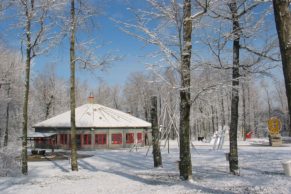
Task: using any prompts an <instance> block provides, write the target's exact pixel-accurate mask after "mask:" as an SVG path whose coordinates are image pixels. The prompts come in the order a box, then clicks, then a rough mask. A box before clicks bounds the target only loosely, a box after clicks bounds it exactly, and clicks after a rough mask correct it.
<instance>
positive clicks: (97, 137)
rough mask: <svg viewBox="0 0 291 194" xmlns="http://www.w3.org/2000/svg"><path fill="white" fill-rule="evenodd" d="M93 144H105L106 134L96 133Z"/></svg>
mask: <svg viewBox="0 0 291 194" xmlns="http://www.w3.org/2000/svg"><path fill="white" fill-rule="evenodd" d="M95 144H106V134H96V135H95Z"/></svg>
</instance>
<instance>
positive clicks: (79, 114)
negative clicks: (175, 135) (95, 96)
mask: <svg viewBox="0 0 291 194" xmlns="http://www.w3.org/2000/svg"><path fill="white" fill-rule="evenodd" d="M70 118H71V111H67V112H65V113H62V114H60V115H57V116H55V117H52V118H50V119H47V120H45V121H42V122H40V123H37V124H35V125H34V127H70V126H71V122H70ZM76 126H77V127H86V128H115V127H116V128H121V127H131V128H139V127H140V128H143V127H151V123H149V122H146V121H144V120H142V119H139V118H136V117H134V116H132V115H130V114H127V113H124V112H122V111H119V110H116V109H112V108H108V107H105V106H102V105H99V104H84V105H82V106H80V107H78V108H76Z"/></svg>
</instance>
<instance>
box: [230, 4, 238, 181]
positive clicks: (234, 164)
mask: <svg viewBox="0 0 291 194" xmlns="http://www.w3.org/2000/svg"><path fill="white" fill-rule="evenodd" d="M229 8H230V11H231V13H232V25H233V37H234V40H233V69H232V89H231V90H232V93H231V95H232V96H231V121H230V131H229V170H230V172H231V173H232V174H234V175H239V166H238V150H237V128H238V105H239V93H238V89H239V76H240V75H239V47H240V44H239V41H240V26H239V18H238V15H237V4H236V0H232V1H231V3H230V4H229Z"/></svg>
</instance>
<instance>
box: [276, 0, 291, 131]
mask: <svg viewBox="0 0 291 194" xmlns="http://www.w3.org/2000/svg"><path fill="white" fill-rule="evenodd" d="M289 4H290V0H273V7H274V16H275V21H276V28H277V33H278V38H279V45H280V51H281V58H282V66H283V73H284V79H285V87H286V94H287V99H288V112H289V121H291V11H290V7H289ZM290 124H291V122H289V129H290V130H291V126H290ZM289 136H291V131H290V133H289Z"/></svg>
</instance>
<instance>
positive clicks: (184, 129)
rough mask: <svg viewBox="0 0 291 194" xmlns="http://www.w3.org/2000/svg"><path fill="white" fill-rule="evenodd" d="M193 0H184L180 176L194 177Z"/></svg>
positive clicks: (185, 177)
mask: <svg viewBox="0 0 291 194" xmlns="http://www.w3.org/2000/svg"><path fill="white" fill-rule="evenodd" d="M191 37H192V20H191V0H184V5H183V51H182V54H181V59H182V60H181V89H180V166H179V169H180V176H181V177H182V178H183V179H185V180H189V179H192V163H191V150H190V107H191V96H190V87H191V75H190V74H191V70H190V66H191V52H192V38H191Z"/></svg>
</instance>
